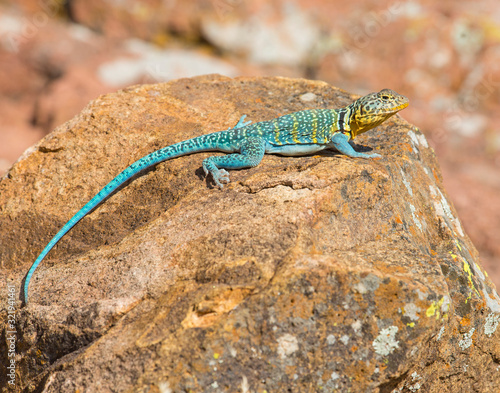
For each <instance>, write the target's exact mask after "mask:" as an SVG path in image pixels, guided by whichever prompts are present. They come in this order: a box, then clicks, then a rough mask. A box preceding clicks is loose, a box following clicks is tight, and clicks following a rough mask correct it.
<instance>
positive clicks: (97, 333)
mask: <svg viewBox="0 0 500 393" xmlns="http://www.w3.org/2000/svg"><path fill="white" fill-rule="evenodd" d="M387 87H390V86H387ZM354 99H355V97H354V96H352V95H350V94H348V93H346V92H345V91H342V90H340V89H336V88H333V87H331V86H329V85H327V84H325V83H322V82H314V81H307V80H301V79H286V78H236V79H229V78H225V77H220V76H206V77H199V78H192V79H181V80H176V81H173V82H170V83H164V84H157V85H142V86H134V87H131V88H129V89H126V90H122V91H119V92H117V93H114V94H108V95H105V96H102V97H100V98H98V99H96V100H95V101H93V102H91V103H90V104H89V105H88V106H87V107H86V108H85V109H84V110H83V111H82V112H81V113H80V115H78V116H77V117H75V118H74V119H73V120H71V121H69V122H67V123H66V124H63V125H62V126H60V127H58V128H57V129H56V130H55V131H54V132H52V133H51V134H50V135H48V136H47V137H46V138H44V139H43V140H42V141H40V142H39V143H38V144H37V145H35V146H34V147H32V148H31V149H29V150H28V151H27V152H26V153H25V154H24V155H23V157H22V158H21V159H20V160H19V161H18V162H17V163H16V164H15V165H14V166H13V167H12V169H11V170H10V171H9V172H8V174H7V175H6V176H5V177H4V178H3V179H2V180H1V182H0V227H1V228H2V230H1V232H0V244H1V245H2V247H1V249H0V259H1V270H0V274H1V275H2V276H3V277H4V278H3V279H2V282H3V283H7V284H8V285H7V288H8V289H9V290H11V288H13V289H12V291H13V292H8V290H7V289H5V290H3V293H4V298H6V297H7V295H6V294H7V293H13V294H14V295H15V296H14V295H13V296H12V300H13V302H11V306H12V307H11V308H10V309H9V307H8V306H7V302H6V301H4V302H2V306H1V307H2V309H1V321H2V322H1V323H2V324H3V325H2V333H3V334H2V337H4V338H5V339H4V340H2V344H1V347H0V353H2V354H4V355H2V356H1V357H0V359H1V362H2V367H3V370H4V371H2V373H3V375H8V373H9V372H10V371H9V370H8V369H7V366H8V365H10V364H11V362H10V360H11V359H15V363H14V365H15V387H16V389H15V391H23V392H35V391H44V392H75V391H80V392H83V391H85V392H108V391H111V392H189V391H192V392H236V391H240V392H334V391H341V392H347V391H351V392H371V391H373V392H381V393H382V392H383V393H389V392H417V391H418V392H440V393H441V392H452V391H453V392H472V391H477V392H482V393H484V392H492V393H498V389H499V386H500V329H497V327H498V325H499V322H500V298H499V296H498V295H497V293H496V291H495V287H494V285H493V284H492V283H491V281H490V280H489V279H488V276H487V273H486V272H485V271H484V269H483V268H482V267H481V263H480V262H479V259H478V256H477V252H476V250H475V248H474V245H473V244H472V243H471V242H470V240H469V238H468V237H467V235H466V234H465V233H464V230H463V228H462V226H461V224H460V220H459V219H458V217H457V215H456V212H455V209H454V207H453V206H452V205H451V203H450V202H449V201H448V199H447V196H446V192H445V191H444V190H443V187H442V183H441V176H440V170H439V167H438V164H437V161H436V157H435V155H434V153H433V151H432V149H430V148H429V147H428V145H427V142H426V139H425V136H424V135H422V134H421V133H420V132H419V131H418V129H417V128H416V127H414V126H412V125H411V124H409V123H407V122H406V121H404V120H403V119H402V118H400V117H399V116H395V117H393V118H391V119H390V120H389V121H387V122H385V123H384V124H382V125H381V126H379V127H377V128H376V129H375V130H372V131H370V132H368V133H367V134H364V135H362V136H360V137H358V138H356V142H357V143H358V144H359V145H358V147H357V149H359V150H368V149H369V148H372V149H374V150H375V151H377V152H379V153H380V154H382V155H383V158H382V159H378V160H364V159H352V158H348V157H346V156H343V155H340V154H337V153H334V152H324V153H322V154H318V155H315V156H308V157H279V156H266V157H265V158H264V160H263V161H262V163H261V164H260V165H259V166H258V167H256V168H252V169H245V170H241V171H231V180H232V182H231V183H230V184H228V185H227V186H225V187H224V189H223V190H219V189H217V188H214V187H213V184H212V182H211V179H205V177H204V174H203V171H202V169H201V161H202V159H203V158H205V157H208V156H209V155H211V154H217V153H200V154H197V155H192V156H186V157H181V158H177V159H174V160H171V161H167V162H164V163H161V164H159V165H157V166H156V167H155V168H154V169H153V170H149V171H146V173H144V174H143V175H142V176H140V177H138V178H136V179H135V180H134V181H132V182H131V183H130V184H128V185H127V186H126V187H124V188H123V189H121V190H120V191H119V192H117V193H116V194H114V195H113V196H112V197H111V198H109V199H108V200H106V201H105V202H104V203H103V204H102V205H101V206H100V207H99V208H97V209H96V210H95V211H93V212H92V213H91V214H89V215H88V216H87V217H85V218H84V219H83V220H82V221H81V222H80V223H79V224H77V226H76V227H75V228H73V229H72V230H71V231H70V232H69V234H68V235H67V236H65V237H64V238H63V240H61V241H60V243H59V244H58V246H57V247H56V248H55V249H54V250H53V251H51V253H50V254H49V255H48V257H47V258H46V260H45V261H43V263H42V264H41V266H40V267H39V268H38V270H37V271H36V273H35V275H34V276H33V279H32V281H31V285H30V303H29V304H28V305H27V306H25V307H22V306H21V302H20V300H19V299H20V292H21V286H20V284H21V281H22V279H23V277H24V275H25V274H26V272H27V270H28V268H29V267H30V265H31V263H32V262H33V260H34V259H35V258H36V256H37V254H38V253H39V252H40V251H41V250H42V248H43V247H44V246H45V245H46V243H47V242H48V241H49V240H50V239H51V237H52V236H53V235H54V234H55V233H56V232H57V231H58V230H59V229H60V228H61V227H62V225H64V223H65V222H66V221H67V220H68V219H69V218H70V217H71V216H72V215H73V214H74V213H75V212H76V211H78V209H80V208H81V207H82V206H83V205H84V204H85V203H86V202H87V201H88V200H89V199H90V198H91V197H92V196H93V195H95V194H96V193H97V192H98V191H99V190H100V189H101V188H102V187H103V186H104V185H105V184H106V183H107V182H108V181H109V180H111V179H112V178H113V177H114V176H116V175H117V174H118V173H119V172H120V171H121V170H122V169H124V168H125V167H126V166H127V165H129V164H131V163H132V162H134V161H135V160H136V159H138V158H140V157H142V156H144V155H146V154H148V153H150V152H152V151H154V150H156V149H158V148H161V147H163V146H166V145H169V144H172V143H175V142H178V141H181V140H184V139H188V138H191V137H194V136H197V135H201V134H205V133H209V132H213V131H217V130H222V129H227V128H228V127H230V126H233V125H235V124H236V122H237V121H238V119H239V117H240V116H241V115H243V114H246V115H248V119H250V120H252V121H254V122H255V121H260V120H267V119H271V118H274V117H277V116H279V115H282V114H285V113H289V112H293V111H297V110H302V109H306V108H313V107H314V108H338V107H342V106H345V105H347V104H349V103H351V102H352V101H353V100H354ZM403 116H404V112H403ZM363 146H364V147H363ZM2 285H3V284H2ZM9 313H10V314H9ZM8 315H14V316H15V320H13V323H12V324H9V323H8V321H10V319H9V318H8ZM12 332H14V333H12ZM12 337H14V338H13V339H12ZM12 343H14V352H13V353H15V357H14V358H10V357H9V354H10V353H11V352H9V349H11V348H12V345H11V344H12ZM8 381H10V379H7V380H6V379H4V378H1V379H0V386H1V387H2V388H6V387H7V386H9V384H8Z"/></svg>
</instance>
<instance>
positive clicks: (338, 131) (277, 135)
mask: <svg viewBox="0 0 500 393" xmlns="http://www.w3.org/2000/svg"><path fill="white" fill-rule="evenodd" d="M407 106H408V99H407V98H406V97H404V96H402V95H399V94H397V93H396V92H394V91H392V90H388V89H384V90H382V91H380V92H378V93H372V94H369V95H366V96H364V97H361V98H359V99H358V100H356V101H355V102H354V103H352V104H351V105H349V106H347V107H345V108H340V109H309V110H304V111H300V112H295V113H291V114H286V115H283V116H280V117H278V118H276V119H273V120H268V121H262V122H259V123H254V124H249V123H250V122H244V121H243V120H244V118H245V116H243V117H242V118H241V119H240V121H239V122H238V124H237V125H236V126H235V127H234V128H230V129H228V130H226V131H219V132H214V133H212V134H208V135H202V136H199V137H196V138H192V139H188V140H186V141H182V142H179V143H176V144H173V145H170V146H167V147H164V148H162V149H159V150H157V151H154V152H152V153H150V154H148V155H147V156H145V157H143V158H141V159H139V160H137V161H136V162H134V163H133V164H131V165H130V166H129V167H127V168H126V169H125V170H124V171H123V172H121V173H120V174H119V175H118V176H116V177H115V178H114V179H113V180H111V181H110V182H109V183H108V184H107V185H106V186H104V188H103V189H102V190H101V191H99V192H98V193H97V194H96V195H95V196H94V197H93V198H92V199H91V200H90V201H89V202H87V203H86V204H85V205H84V206H83V207H82V208H81V209H80V210H79V211H78V212H77V213H76V214H75V215H74V216H73V217H72V218H71V219H70V220H69V221H68V222H67V223H66V224H65V225H64V226H63V227H62V228H61V229H60V230H59V232H57V234H56V235H55V236H54V237H53V238H52V240H50V242H49V243H48V244H47V245H46V246H45V248H44V249H43V250H42V252H41V253H40V255H39V256H38V258H37V259H36V260H35V262H34V263H33V265H32V266H31V268H30V269H29V271H28V273H27V275H26V279H25V282H24V302H25V303H26V304H27V303H28V287H29V283H30V280H31V277H32V276H33V273H34V272H35V270H36V268H37V267H38V265H39V264H40V262H42V260H43V259H44V258H45V256H46V255H47V254H48V253H49V252H50V250H51V249H52V248H53V247H54V246H55V245H56V244H57V243H58V242H59V240H60V239H61V238H62V237H63V236H64V235H65V234H66V233H68V231H69V230H70V229H71V228H73V226H75V225H76V223H77V222H78V221H80V220H81V219H82V218H83V217H85V216H86V215H87V214H88V213H90V212H91V211H92V210H93V209H94V208H95V207H96V206H98V205H99V204H100V203H101V202H103V201H104V200H105V199H106V198H107V197H109V196H110V195H111V194H112V193H113V192H114V191H115V190H116V189H117V188H119V187H120V186H121V185H123V184H124V183H125V182H127V181H128V180H129V179H131V178H132V177H134V176H135V175H136V174H137V173H139V172H141V171H143V170H144V169H146V168H149V167H151V166H153V165H156V164H157V163H159V162H162V161H165V160H169V159H171V158H175V157H179V156H183V155H187V154H193V153H197V152H203V151H222V152H226V153H236V154H228V155H225V156H214V157H209V158H207V159H205V160H204V161H203V169H204V170H205V173H206V174H208V173H210V174H211V175H212V177H213V180H214V181H215V183H216V184H217V185H218V186H219V187H221V188H222V187H223V186H222V183H227V182H229V175H228V173H227V171H225V169H223V168H226V169H238V168H248V167H253V166H256V165H258V164H259V163H260V161H261V160H262V158H263V156H264V154H265V153H270V154H282V155H288V156H298V155H305V154H310V153H314V152H317V151H320V150H323V149H329V148H334V149H336V150H338V151H339V152H341V153H343V154H345V155H347V156H349V157H363V158H373V157H380V155H378V154H375V153H371V154H368V153H359V152H356V151H355V150H354V149H353V148H352V146H351V145H350V144H349V141H350V140H351V139H352V138H354V137H355V136H356V135H359V134H361V133H363V132H366V131H368V130H370V129H372V128H373V127H376V126H377V125H379V124H381V123H382V122H383V121H385V120H387V119H388V118H389V117H391V116H393V115H394V114H396V113H397V112H398V111H400V110H401V109H404V108H406V107H407Z"/></svg>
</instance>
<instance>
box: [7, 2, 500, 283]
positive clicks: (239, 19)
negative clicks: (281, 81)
mask: <svg viewBox="0 0 500 393" xmlns="http://www.w3.org/2000/svg"><path fill="white" fill-rule="evenodd" d="M207 73H220V74H223V75H227V76H238V75H257V76H263V75H283V76H294V77H304V78H309V79H320V80H324V81H326V82H328V83H330V84H332V85H335V86H337V87H340V88H343V89H345V90H347V91H349V92H354V93H358V94H365V93H368V92H371V91H378V90H380V89H382V88H385V87H388V88H391V89H394V90H396V91H398V92H400V93H402V94H405V95H406V96H408V97H409V98H410V102H411V104H410V107H409V108H407V109H405V111H404V112H403V113H402V116H403V117H404V118H406V119H407V120H409V121H410V122H412V123H414V124H415V125H416V126H418V127H419V128H420V129H421V130H422V131H423V132H424V133H425V135H426V136H427V138H428V141H429V144H430V145H431V146H432V147H433V148H434V149H435V151H436V153H437V155H438V157H439V161H440V164H441V168H442V171H443V177H444V183H445V186H446V189H447V191H448V193H449V194H450V196H451V198H452V200H453V202H454V204H455V206H456V208H457V210H458V212H459V215H460V218H461V220H462V222H463V225H464V226H465V228H466V231H467V233H468V234H469V236H470V237H471V238H472V241H473V242H474V244H475V245H476V247H477V248H478V249H479V252H480V256H481V259H482V261H483V263H484V265H485V268H486V270H487V271H488V272H489V274H490V276H491V278H492V280H493V281H494V282H495V283H496V285H497V287H499V286H500V2H498V0H476V1H463V0H460V1H458V0H443V1H440V2H435V1H431V0H410V1H398V0H393V1H379V0H378V1H375V0H359V1H357V2H342V1H340V0H336V1H332V0H328V1H327V0H294V1H285V0H191V1H185V0H184V1H182V0H148V1H138V0H119V1H97V0H66V1H64V0H18V1H15V2H14V1H9V0H3V1H0V176H1V175H3V174H5V173H6V172H7V170H8V168H9V167H10V166H11V165H12V163H13V162H14V161H15V160H16V159H17V158H18V157H19V156H20V155H21V154H22V153H23V151H24V150H25V149H26V148H28V147H29V146H31V145H32V144H34V143H35V142H37V141H38V140H39V139H40V138H42V137H43V136H44V135H46V134H47V133H49V132H50V131H51V130H52V129H53V128H54V127H56V126H58V125H60V124H61V123H63V122H65V121H67V120H69V119H70V118H72V117H73V116H74V115H76V114H77V113H79V112H80V110H81V109H82V108H83V107H84V106H85V105H86V104H87V103H88V101H90V100H91V99H93V98H95V97H97V96H98V95H100V94H104V93H106V92H111V91H115V90H117V89H120V88H122V87H126V86H129V85H132V84H137V83H157V82H163V81H167V80H171V79H176V78H182V77H189V76H193V75H198V74H207ZM251 120H254V121H255V120H258V119H251ZM145 131H146V130H145ZM2 230H5V228H2Z"/></svg>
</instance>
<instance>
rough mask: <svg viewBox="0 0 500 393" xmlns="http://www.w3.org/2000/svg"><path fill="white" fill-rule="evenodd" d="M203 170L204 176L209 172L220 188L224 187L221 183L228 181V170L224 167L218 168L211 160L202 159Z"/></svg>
mask: <svg viewBox="0 0 500 393" xmlns="http://www.w3.org/2000/svg"><path fill="white" fill-rule="evenodd" d="M203 170H204V171H205V175H206V176H208V174H209V173H210V174H211V175H212V178H213V179H214V182H215V184H217V186H218V187H219V188H221V189H222V188H224V185H223V183H224V184H227V183H229V172H228V171H226V170H225V169H219V168H217V167H216V166H215V165H213V164H212V163H211V162H209V161H204V162H203Z"/></svg>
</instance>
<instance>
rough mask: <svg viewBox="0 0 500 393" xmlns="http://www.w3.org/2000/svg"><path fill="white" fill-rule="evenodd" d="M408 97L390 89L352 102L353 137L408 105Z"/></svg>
mask: <svg viewBox="0 0 500 393" xmlns="http://www.w3.org/2000/svg"><path fill="white" fill-rule="evenodd" d="M408 103H409V101H408V98H406V97H405V96H402V95H401V94H398V93H396V92H395V91H393V90H390V89H384V90H380V91H379V92H378V93H371V94H368V95H366V96H364V97H361V98H359V99H357V100H356V101H354V102H353V103H352V104H351V110H352V115H351V122H350V124H349V126H350V127H351V133H352V137H353V138H354V137H355V136H356V135H358V134H361V133H363V132H366V131H368V130H370V129H372V128H374V127H376V126H378V125H379V124H381V123H382V122H384V121H386V120H387V119H388V118H389V117H391V116H393V115H395V114H396V113H398V112H399V111H400V110H401V109H404V108H406V107H407V106H408Z"/></svg>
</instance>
